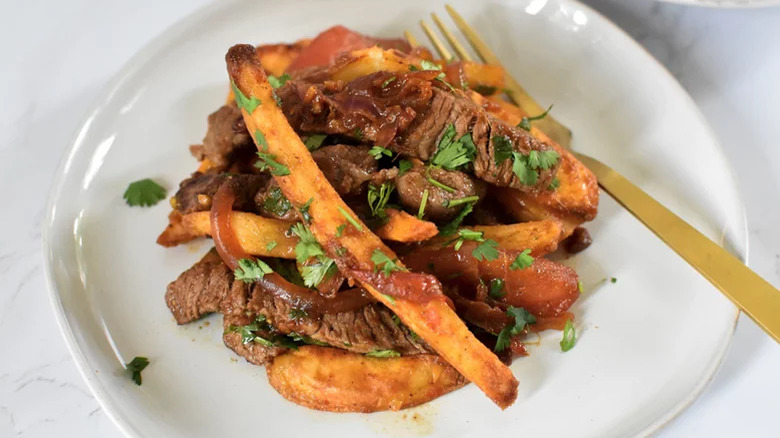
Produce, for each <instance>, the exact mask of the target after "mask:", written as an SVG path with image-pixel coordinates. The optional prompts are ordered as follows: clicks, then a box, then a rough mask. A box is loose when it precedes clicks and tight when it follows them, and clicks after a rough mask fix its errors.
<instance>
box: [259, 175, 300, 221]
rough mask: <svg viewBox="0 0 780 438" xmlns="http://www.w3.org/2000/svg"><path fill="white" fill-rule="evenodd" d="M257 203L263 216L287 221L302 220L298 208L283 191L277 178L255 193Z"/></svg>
mask: <svg viewBox="0 0 780 438" xmlns="http://www.w3.org/2000/svg"><path fill="white" fill-rule="evenodd" d="M255 204H256V205H257V208H258V210H259V212H260V214H262V215H263V216H266V217H272V218H276V219H281V220H285V221H297V220H300V215H299V213H298V210H296V209H295V208H293V205H292V203H291V202H290V200H289V199H287V198H286V197H285V196H284V194H283V193H282V189H281V188H279V184H277V183H276V180H274V179H271V181H270V182H269V183H268V185H266V186H265V187H263V188H261V189H260V190H259V191H258V192H257V194H255Z"/></svg>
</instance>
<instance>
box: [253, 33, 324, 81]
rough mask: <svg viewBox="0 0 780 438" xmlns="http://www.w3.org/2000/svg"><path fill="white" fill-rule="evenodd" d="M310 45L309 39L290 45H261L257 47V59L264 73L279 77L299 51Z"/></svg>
mask: <svg viewBox="0 0 780 438" xmlns="http://www.w3.org/2000/svg"><path fill="white" fill-rule="evenodd" d="M310 43H311V39H310V38H305V39H302V40H298V41H296V42H294V43H292V44H284V43H280V44H263V45H261V46H257V58H258V59H260V64H262V66H263V68H264V69H265V71H266V73H268V74H269V75H274V76H281V75H283V74H284V72H285V71H286V70H287V67H288V66H289V65H290V63H291V62H292V61H293V59H295V58H297V57H298V55H300V54H301V50H303V49H304V48H305V47H308V45H309V44H310Z"/></svg>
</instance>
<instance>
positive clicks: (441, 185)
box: [427, 176, 455, 193]
mask: <svg viewBox="0 0 780 438" xmlns="http://www.w3.org/2000/svg"><path fill="white" fill-rule="evenodd" d="M427 180H428V182H429V183H431V185H433V186H434V187H438V188H440V189H442V190H444V191H445V192H447V193H455V189H453V188H452V187H450V186H448V185H446V184H444V183H441V182H439V181H437V180H435V179H433V177H431V176H429V177H427Z"/></svg>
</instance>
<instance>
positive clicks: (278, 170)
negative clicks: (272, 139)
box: [255, 129, 290, 176]
mask: <svg viewBox="0 0 780 438" xmlns="http://www.w3.org/2000/svg"><path fill="white" fill-rule="evenodd" d="M255 140H256V141H257V144H258V145H259V146H260V147H261V148H262V152H261V151H257V156H258V157H259V158H260V161H258V162H257V163H255V167H256V168H258V169H260V170H268V171H269V172H271V175H275V176H285V175H289V174H290V169H289V168H288V167H287V166H285V165H284V164H281V163H279V162H278V161H276V155H274V154H269V153H268V143H267V142H266V140H265V136H264V135H263V133H262V132H260V130H259V129H258V130H255Z"/></svg>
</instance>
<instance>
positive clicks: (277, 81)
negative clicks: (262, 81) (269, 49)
mask: <svg viewBox="0 0 780 438" xmlns="http://www.w3.org/2000/svg"><path fill="white" fill-rule="evenodd" d="M289 80H290V75H288V74H287V73H285V74H283V75H281V76H279V77H278V78H277V77H276V76H274V75H268V83H269V84H271V87H272V88H273V89H274V90H275V89H277V88H279V87H281V86H282V85H284V84H286V83H287V81H289Z"/></svg>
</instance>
